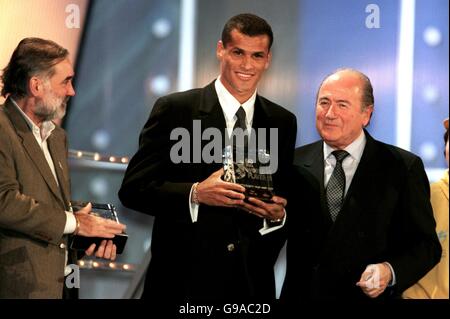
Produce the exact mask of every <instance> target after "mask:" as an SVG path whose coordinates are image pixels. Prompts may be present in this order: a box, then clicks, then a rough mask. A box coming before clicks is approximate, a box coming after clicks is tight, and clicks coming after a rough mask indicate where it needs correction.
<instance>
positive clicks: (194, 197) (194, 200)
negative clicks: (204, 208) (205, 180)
mask: <svg viewBox="0 0 450 319" xmlns="http://www.w3.org/2000/svg"><path fill="white" fill-rule="evenodd" d="M198 184H199V183H198V182H197V183H194V185H192V197H191V201H192V203H193V204H196V205H200V201H199V200H198V190H197V188H198Z"/></svg>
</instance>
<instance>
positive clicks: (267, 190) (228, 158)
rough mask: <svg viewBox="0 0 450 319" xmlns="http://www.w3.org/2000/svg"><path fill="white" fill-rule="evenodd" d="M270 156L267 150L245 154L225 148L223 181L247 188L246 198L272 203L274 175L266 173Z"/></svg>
mask: <svg viewBox="0 0 450 319" xmlns="http://www.w3.org/2000/svg"><path fill="white" fill-rule="evenodd" d="M252 155H253V156H252ZM269 160H270V156H269V154H268V153H267V152H266V150H258V151H253V152H252V151H248V152H243V151H241V150H240V149H236V148H234V149H232V148H231V146H227V147H225V150H224V155H223V168H224V176H223V178H222V179H223V180H224V181H226V182H230V183H237V184H240V185H242V186H244V187H245V198H246V199H248V197H255V198H258V199H259V200H262V201H264V202H272V196H273V195H274V191H273V182H272V175H271V174H267V173H265V171H264V169H263V168H264V167H265V166H269Z"/></svg>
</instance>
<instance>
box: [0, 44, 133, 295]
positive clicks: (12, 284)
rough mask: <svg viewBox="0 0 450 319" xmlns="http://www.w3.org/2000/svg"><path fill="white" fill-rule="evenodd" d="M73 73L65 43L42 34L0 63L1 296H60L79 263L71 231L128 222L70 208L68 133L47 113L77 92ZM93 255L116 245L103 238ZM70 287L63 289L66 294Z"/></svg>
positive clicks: (105, 229)
mask: <svg viewBox="0 0 450 319" xmlns="http://www.w3.org/2000/svg"><path fill="white" fill-rule="evenodd" d="M73 76H74V72H73V69H72V65H71V63H70V61H69V59H68V52H67V50H66V49H64V48H62V47H61V46H59V45H58V44H56V43H54V42H52V41H49V40H44V39H39V38H26V39H23V40H22V41H21V42H20V43H19V45H18V46H17V48H16V50H15V51H14V53H13V55H12V57H11V60H10V62H9V64H8V66H7V67H6V68H5V69H4V70H3V74H2V82H3V87H2V95H3V96H5V97H7V99H6V102H5V104H4V105H1V106H0V167H1V169H0V298H61V297H63V288H64V287H65V286H64V282H65V280H64V276H65V275H68V274H69V273H70V272H71V268H70V267H69V266H68V264H70V263H71V262H76V260H75V254H74V252H72V251H70V250H68V239H69V235H71V234H78V235H80V236H86V237H93V236H99V237H105V238H112V237H114V235H115V234H118V233H121V232H122V230H123V229H124V227H125V226H124V225H120V224H118V223H115V222H112V221H107V220H105V219H102V218H98V217H95V216H92V215H89V212H90V211H91V205H90V204H88V205H87V206H86V207H84V208H83V209H81V210H80V211H79V212H78V213H76V214H74V213H73V212H72V211H71V207H70V180H69V169H68V165H67V139H66V134H65V132H64V130H63V129H61V128H60V127H58V126H57V125H55V124H54V123H53V122H52V120H54V119H57V118H59V119H61V118H62V117H63V116H64V114H65V109H66V103H67V101H68V99H69V98H70V97H71V96H74V95H75V91H74V89H73V87H72V78H73ZM95 250H96V247H95V244H92V245H91V246H90V247H89V249H88V250H87V251H86V253H87V254H88V255H91V254H92V253H94V251H95ZM96 256H97V257H105V258H108V259H114V258H115V245H113V243H112V241H111V240H109V241H108V242H107V241H106V240H105V241H103V243H102V244H101V245H100V246H99V247H98V249H97V252H96ZM81 284H82V283H81ZM66 288H68V287H66ZM74 292H76V289H70V290H69V289H64V293H65V294H64V297H69V296H74V295H76V293H74Z"/></svg>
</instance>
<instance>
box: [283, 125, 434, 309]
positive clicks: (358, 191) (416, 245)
mask: <svg viewBox="0 0 450 319" xmlns="http://www.w3.org/2000/svg"><path fill="white" fill-rule="evenodd" d="M365 134H366V137H367V144H366V146H365V149H364V152H363V155H362V158H361V161H360V163H359V165H358V168H357V170H356V172H355V175H354V177H353V180H352V183H351V185H350V187H349V190H348V193H347V195H346V197H345V201H344V204H343V207H342V210H341V212H340V213H339V215H338V217H337V219H336V221H335V223H333V222H332V220H331V218H330V215H329V212H328V208H327V205H326V200H325V190H324V159H323V142H322V141H319V142H316V143H313V144H309V145H306V146H303V147H300V148H298V149H297V150H296V153H295V164H294V167H295V171H296V174H298V175H297V179H298V181H299V182H298V183H297V188H296V189H295V192H296V193H297V194H298V195H297V197H296V198H299V201H297V202H296V203H295V204H296V208H295V214H292V213H291V214H290V216H289V217H290V218H289V221H290V223H289V232H288V234H289V235H288V236H289V237H288V250H287V276H286V280H285V283H284V287H283V293H282V297H283V298H285V299H286V298H287V299H290V300H291V301H293V300H300V298H306V299H352V300H355V299H367V297H366V296H365V295H364V294H363V293H362V291H361V288H360V287H357V286H356V285H355V284H356V282H358V281H359V279H360V276H361V274H362V273H363V271H364V269H365V267H366V266H367V265H369V264H376V263H380V262H384V261H388V262H389V263H390V264H391V265H392V267H393V269H394V272H395V276H396V282H397V283H396V285H394V286H393V287H392V288H388V289H387V290H386V291H385V292H384V293H383V294H382V295H381V299H383V298H387V297H395V296H399V295H400V293H401V292H402V291H403V290H405V289H406V288H408V287H409V286H411V285H412V284H414V283H415V282H416V281H417V280H418V279H420V278H421V277H422V276H423V275H425V274H426V273H427V272H428V271H429V270H430V269H431V268H432V267H433V266H434V265H435V264H436V263H437V262H438V261H439V259H440V255H441V248H440V245H439V241H438V239H437V236H436V233H435V221H434V218H433V213H432V208H431V205H430V201H429V197H430V190H429V183H428V179H427V176H426V174H425V171H424V167H423V163H422V161H421V159H420V158H419V157H417V156H415V155H414V154H412V153H409V152H407V151H404V150H402V149H400V148H397V147H394V146H392V145H388V144H384V143H381V142H379V141H376V140H374V139H373V138H372V137H371V136H370V135H369V134H368V133H367V132H365ZM300 194H301V195H300ZM291 230H292V231H291Z"/></svg>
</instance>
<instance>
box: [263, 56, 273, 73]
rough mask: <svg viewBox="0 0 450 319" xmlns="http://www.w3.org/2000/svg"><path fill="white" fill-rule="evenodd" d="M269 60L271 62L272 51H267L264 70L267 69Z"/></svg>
mask: <svg viewBox="0 0 450 319" xmlns="http://www.w3.org/2000/svg"><path fill="white" fill-rule="evenodd" d="M271 62H272V51H269V53H268V54H267V61H266V65H265V66H264V70H267V69H268V68H269V66H270V63H271Z"/></svg>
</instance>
